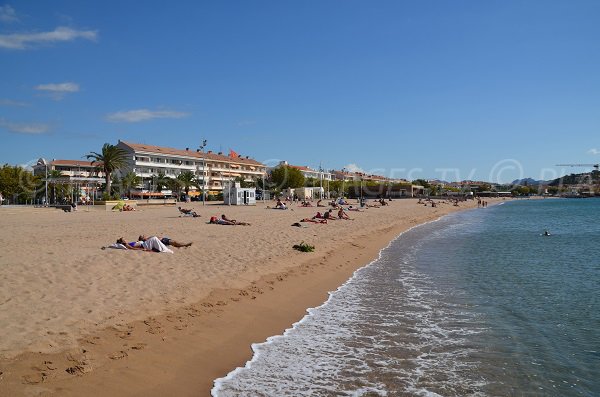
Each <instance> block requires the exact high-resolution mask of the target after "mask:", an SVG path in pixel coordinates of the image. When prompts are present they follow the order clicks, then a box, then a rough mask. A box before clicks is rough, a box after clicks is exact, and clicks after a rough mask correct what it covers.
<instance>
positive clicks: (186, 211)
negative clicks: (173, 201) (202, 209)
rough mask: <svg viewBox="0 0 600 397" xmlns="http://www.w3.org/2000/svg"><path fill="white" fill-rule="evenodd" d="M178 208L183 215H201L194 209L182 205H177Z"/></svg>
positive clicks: (196, 216)
mask: <svg viewBox="0 0 600 397" xmlns="http://www.w3.org/2000/svg"><path fill="white" fill-rule="evenodd" d="M177 208H178V209H179V212H181V213H182V214H183V215H191V216H193V217H194V218H198V217H199V216H200V215H198V214H197V213H196V211H194V210H189V209H186V208H181V207H177Z"/></svg>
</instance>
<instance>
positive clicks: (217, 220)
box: [208, 216, 250, 226]
mask: <svg viewBox="0 0 600 397" xmlns="http://www.w3.org/2000/svg"><path fill="white" fill-rule="evenodd" d="M208 223H211V224H214V225H231V226H235V225H240V226H250V224H249V223H247V222H235V223H234V222H232V221H229V220H225V219H222V218H217V217H216V216H211V217H210V221H208Z"/></svg>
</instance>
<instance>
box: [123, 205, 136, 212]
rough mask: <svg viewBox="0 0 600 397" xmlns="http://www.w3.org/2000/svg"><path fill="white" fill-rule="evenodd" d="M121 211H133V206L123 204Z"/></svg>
mask: <svg viewBox="0 0 600 397" xmlns="http://www.w3.org/2000/svg"><path fill="white" fill-rule="evenodd" d="M121 211H135V208H133V207H132V206H131V205H129V204H125V205H124V206H123V208H122V209H121Z"/></svg>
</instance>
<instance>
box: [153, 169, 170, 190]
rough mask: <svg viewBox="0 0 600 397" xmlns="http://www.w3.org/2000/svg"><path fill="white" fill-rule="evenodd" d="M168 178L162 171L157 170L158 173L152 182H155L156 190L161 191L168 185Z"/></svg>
mask: <svg viewBox="0 0 600 397" xmlns="http://www.w3.org/2000/svg"><path fill="white" fill-rule="evenodd" d="M169 179H171V178H169V177H168V176H166V175H165V174H164V173H162V172H159V173H158V175H156V176H155V179H154V182H155V183H156V191H158V192H162V190H163V188H165V187H168V185H169Z"/></svg>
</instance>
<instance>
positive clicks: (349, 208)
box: [348, 206, 364, 212]
mask: <svg viewBox="0 0 600 397" xmlns="http://www.w3.org/2000/svg"><path fill="white" fill-rule="evenodd" d="M348 211H356V212H364V211H363V210H361V209H360V208H353V207H352V206H350V207H348Z"/></svg>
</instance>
